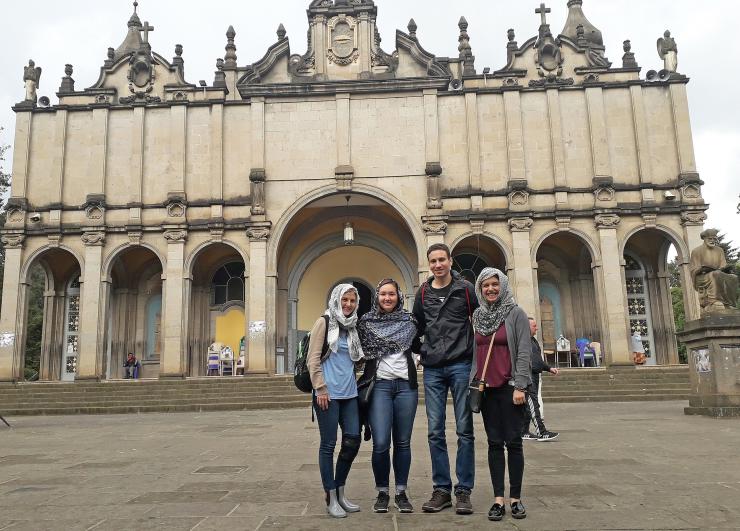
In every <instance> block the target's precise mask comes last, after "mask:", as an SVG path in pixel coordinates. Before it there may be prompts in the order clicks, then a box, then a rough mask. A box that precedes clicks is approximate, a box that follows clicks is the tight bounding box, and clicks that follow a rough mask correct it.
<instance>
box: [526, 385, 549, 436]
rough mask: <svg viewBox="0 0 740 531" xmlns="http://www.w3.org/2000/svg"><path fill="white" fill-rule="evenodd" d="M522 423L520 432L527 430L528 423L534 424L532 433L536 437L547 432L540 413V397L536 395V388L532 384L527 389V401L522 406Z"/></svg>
mask: <svg viewBox="0 0 740 531" xmlns="http://www.w3.org/2000/svg"><path fill="white" fill-rule="evenodd" d="M524 419H525V420H524V425H523V427H522V434H525V433H527V432H528V431H529V425H530V423H533V424H534V434H535V435H537V436H538V437H539V436H540V435H543V434H544V433H545V432H547V428H546V427H545V422H544V421H543V420H542V414H541V413H540V398H539V396H538V395H537V388H536V387H534V385H533V386H532V389H530V390H529V391H527V403H526V407H525V408H524Z"/></svg>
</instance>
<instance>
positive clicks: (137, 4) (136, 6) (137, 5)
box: [134, 1, 139, 14]
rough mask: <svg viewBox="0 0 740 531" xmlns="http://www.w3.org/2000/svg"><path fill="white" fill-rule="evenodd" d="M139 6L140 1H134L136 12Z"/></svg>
mask: <svg viewBox="0 0 740 531" xmlns="http://www.w3.org/2000/svg"><path fill="white" fill-rule="evenodd" d="M138 7H139V2H136V1H134V14H136V9H137V8H138Z"/></svg>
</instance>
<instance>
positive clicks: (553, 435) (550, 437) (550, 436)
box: [537, 431, 558, 441]
mask: <svg viewBox="0 0 740 531" xmlns="http://www.w3.org/2000/svg"><path fill="white" fill-rule="evenodd" d="M557 438H558V432H556V431H546V432H545V433H543V434H542V435H540V436H539V437H537V440H538V441H554V440H555V439H557Z"/></svg>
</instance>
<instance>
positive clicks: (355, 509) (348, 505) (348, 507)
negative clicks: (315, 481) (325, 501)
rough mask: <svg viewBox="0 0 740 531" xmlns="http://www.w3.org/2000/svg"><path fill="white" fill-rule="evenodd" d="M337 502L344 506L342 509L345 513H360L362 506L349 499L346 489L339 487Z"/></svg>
mask: <svg viewBox="0 0 740 531" xmlns="http://www.w3.org/2000/svg"><path fill="white" fill-rule="evenodd" d="M337 501H338V502H339V505H341V506H342V509H344V510H345V512H348V513H359V512H360V506H359V505H357V504H356V503H352V502H351V501H349V500H348V499H347V495H346V494H345V492H344V487H337Z"/></svg>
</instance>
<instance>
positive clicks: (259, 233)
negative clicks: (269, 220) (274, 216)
mask: <svg viewBox="0 0 740 531" xmlns="http://www.w3.org/2000/svg"><path fill="white" fill-rule="evenodd" d="M247 237H248V238H249V241H251V242H262V241H267V239H268V238H269V237H270V227H267V226H259V225H258V226H254V227H250V228H248V229H247Z"/></svg>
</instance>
